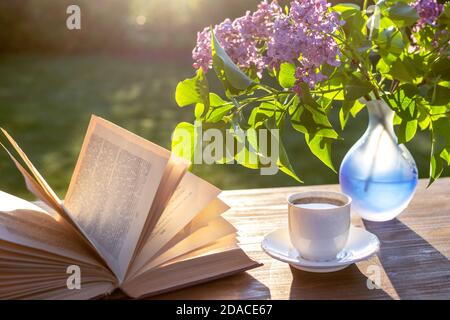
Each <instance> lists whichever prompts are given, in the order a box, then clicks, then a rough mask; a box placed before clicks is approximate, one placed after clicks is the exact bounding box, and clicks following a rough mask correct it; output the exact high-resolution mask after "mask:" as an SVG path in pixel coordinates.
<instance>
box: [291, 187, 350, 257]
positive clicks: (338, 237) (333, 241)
mask: <svg viewBox="0 0 450 320" xmlns="http://www.w3.org/2000/svg"><path fill="white" fill-rule="evenodd" d="M287 200H288V210H289V235H290V238H291V242H292V245H293V246H294V247H295V248H296V249H297V250H298V251H299V253H300V255H301V256H302V257H303V258H305V259H308V260H314V261H327V260H333V259H335V258H336V256H337V254H338V253H339V252H341V251H342V250H343V249H344V247H345V245H346V243H347V240H348V234H349V229H350V205H351V202H352V200H351V198H350V197H349V196H347V195H345V194H343V193H339V192H329V191H310V192H301V193H295V194H292V195H290V196H289V197H288V199H287ZM315 203H319V204H324V205H319V206H315V205H312V204H315ZM308 204H309V205H308Z"/></svg>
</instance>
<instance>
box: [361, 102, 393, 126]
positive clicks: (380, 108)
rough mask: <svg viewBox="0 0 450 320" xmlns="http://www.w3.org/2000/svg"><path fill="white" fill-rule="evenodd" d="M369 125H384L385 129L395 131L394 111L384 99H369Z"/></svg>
mask: <svg viewBox="0 0 450 320" xmlns="http://www.w3.org/2000/svg"><path fill="white" fill-rule="evenodd" d="M366 105H367V110H368V112H369V127H372V128H373V127H376V126H379V125H382V126H383V127H384V129H385V130H388V131H389V132H390V133H394V111H392V109H391V108H389V106H388V105H387V104H386V102H384V101H383V100H370V101H367V103H366Z"/></svg>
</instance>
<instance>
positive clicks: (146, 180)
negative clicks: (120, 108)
mask: <svg viewBox="0 0 450 320" xmlns="http://www.w3.org/2000/svg"><path fill="white" fill-rule="evenodd" d="M169 158H170V152H169V151H167V150H165V149H164V148H162V147H159V146H157V145H155V144H153V143H151V142H149V141H147V140H145V139H143V138H140V137H138V136H136V135H134V134H133V133H131V132H128V131H127V130H125V129H122V128H120V127H118V126H116V125H114V124H112V123H110V122H108V121H106V120H103V119H101V118H99V117H96V116H93V117H92V118H91V122H90V124H89V128H88V131H87V134H86V137H85V140H84V143H83V147H82V149H81V153H80V156H79V158H78V162H77V165H76V168H75V171H74V173H73V176H72V179H71V182H70V187H69V190H68V193H67V196H66V199H65V201H64V207H65V208H66V209H67V211H68V212H70V214H71V215H72V217H73V218H74V220H75V221H76V223H77V224H78V225H79V226H80V228H81V229H82V230H83V232H84V233H85V234H86V236H87V237H88V238H89V239H90V240H91V241H92V243H93V244H94V246H95V247H96V248H97V250H98V252H99V253H100V255H101V256H102V257H103V258H104V259H105V261H106V262H107V263H108V265H109V267H110V268H111V269H112V271H113V272H114V273H115V274H116V276H117V278H118V279H119V281H120V282H121V281H122V280H123V278H124V276H125V273H126V271H127V268H128V265H129V263H130V260H131V258H132V255H133V252H134V249H135V247H136V245H137V241H138V239H139V236H140V234H141V232H142V228H143V226H144V224H145V221H146V219H147V217H148V215H149V211H150V208H151V205H152V203H153V199H154V197H155V194H156V192H157V190H158V186H159V185H160V183H161V178H162V176H163V173H164V171H165V168H166V165H167V162H168V161H169Z"/></svg>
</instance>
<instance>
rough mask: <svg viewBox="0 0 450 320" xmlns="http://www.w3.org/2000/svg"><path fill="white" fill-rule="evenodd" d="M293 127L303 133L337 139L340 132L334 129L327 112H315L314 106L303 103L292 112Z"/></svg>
mask: <svg viewBox="0 0 450 320" xmlns="http://www.w3.org/2000/svg"><path fill="white" fill-rule="evenodd" d="M291 123H292V127H293V128H294V129H295V130H297V131H299V132H302V133H305V134H311V135H317V136H324V137H328V138H332V139H337V138H338V134H337V132H336V131H335V130H334V129H333V126H332V125H331V123H330V121H329V120H328V117H327V116H326V114H324V113H322V112H319V111H317V112H315V111H314V109H313V108H311V107H308V105H306V104H301V105H298V106H296V107H295V109H294V110H293V112H292V114H291Z"/></svg>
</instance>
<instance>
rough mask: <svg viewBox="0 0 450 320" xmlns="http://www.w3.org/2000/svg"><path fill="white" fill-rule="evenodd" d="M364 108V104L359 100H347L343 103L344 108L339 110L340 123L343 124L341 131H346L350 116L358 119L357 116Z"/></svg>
mask: <svg viewBox="0 0 450 320" xmlns="http://www.w3.org/2000/svg"><path fill="white" fill-rule="evenodd" d="M363 108H364V104H362V103H361V102H359V100H354V101H352V100H345V101H343V102H342V107H341V109H340V110H339V122H340V124H341V129H342V130H344V128H345V125H346V124H347V121H348V118H349V115H350V114H351V115H352V117H356V115H357V114H358V113H359V112H360V111H361V110H362V109H363Z"/></svg>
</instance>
